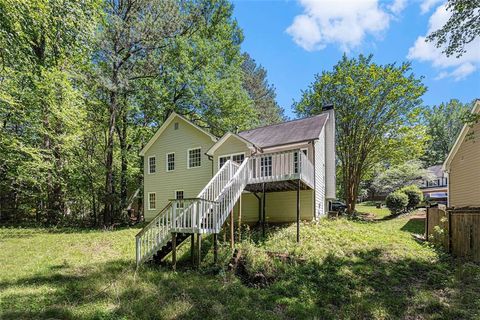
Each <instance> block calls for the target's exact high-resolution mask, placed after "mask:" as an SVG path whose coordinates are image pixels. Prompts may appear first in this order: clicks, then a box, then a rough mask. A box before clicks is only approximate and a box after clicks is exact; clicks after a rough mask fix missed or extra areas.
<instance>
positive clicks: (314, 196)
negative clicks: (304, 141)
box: [311, 140, 318, 220]
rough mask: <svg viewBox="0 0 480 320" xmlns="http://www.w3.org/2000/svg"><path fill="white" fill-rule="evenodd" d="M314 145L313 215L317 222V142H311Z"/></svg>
mask: <svg viewBox="0 0 480 320" xmlns="http://www.w3.org/2000/svg"><path fill="white" fill-rule="evenodd" d="M311 144H312V150H313V152H312V160H313V215H314V216H315V220H317V218H318V215H317V161H316V159H317V158H316V157H315V140H312V141H311Z"/></svg>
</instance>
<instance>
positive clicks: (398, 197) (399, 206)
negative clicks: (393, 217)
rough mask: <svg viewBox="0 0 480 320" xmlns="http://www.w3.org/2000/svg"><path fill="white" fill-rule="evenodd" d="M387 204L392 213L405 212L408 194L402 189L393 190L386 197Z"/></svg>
mask: <svg viewBox="0 0 480 320" xmlns="http://www.w3.org/2000/svg"><path fill="white" fill-rule="evenodd" d="M385 204H386V206H387V208H388V209H390V211H391V212H392V214H397V213H400V212H403V211H405V209H406V208H407V206H408V196H407V195H406V194H405V193H403V192H401V191H395V192H392V193H390V194H389V195H388V196H387V198H386V199H385Z"/></svg>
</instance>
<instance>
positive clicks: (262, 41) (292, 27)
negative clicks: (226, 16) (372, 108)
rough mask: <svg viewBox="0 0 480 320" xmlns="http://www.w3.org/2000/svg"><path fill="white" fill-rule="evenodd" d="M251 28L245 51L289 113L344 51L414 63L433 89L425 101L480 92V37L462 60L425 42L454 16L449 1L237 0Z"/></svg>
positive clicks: (244, 24) (466, 98) (468, 97)
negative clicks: (263, 71) (265, 73)
mask: <svg viewBox="0 0 480 320" xmlns="http://www.w3.org/2000/svg"><path fill="white" fill-rule="evenodd" d="M233 3H234V6H235V8H234V16H235V18H236V19H237V21H238V23H239V25H240V27H241V28H242V29H243V32H244V36H245V39H244V42H243V44H242V49H243V50H244V51H247V52H248V53H250V55H251V56H252V57H253V58H254V59H255V60H256V61H257V63H259V64H261V65H263V66H264V67H265V68H266V69H267V71H268V78H269V82H270V83H272V84H273V85H274V86H275V87H276V89H277V90H276V91H277V100H278V102H279V104H280V105H281V106H282V107H284V108H285V111H286V113H287V115H288V116H289V117H295V115H294V113H293V111H292V109H291V105H292V102H293V101H298V100H299V98H300V95H301V90H303V89H306V88H307V87H308V85H309V84H310V83H311V82H312V81H313V80H314V75H315V74H316V73H320V72H322V71H323V70H332V67H333V65H335V63H336V62H337V61H338V60H339V59H340V58H341V56H342V54H343V53H344V52H346V53H347V55H348V56H351V57H354V56H357V55H358V54H360V53H363V54H370V53H372V54H373V55H374V60H375V61H376V62H377V63H381V64H386V63H391V62H397V63H401V62H403V61H407V60H408V61H412V67H413V72H414V73H415V75H417V76H423V77H424V79H423V83H424V84H425V85H426V86H427V87H428V91H427V93H426V94H425V95H424V97H423V100H424V103H425V104H426V105H434V104H438V103H441V102H444V101H448V100H450V99H451V98H457V99H460V100H461V101H463V102H470V101H472V100H473V99H475V98H480V71H479V70H480V39H477V40H475V41H474V42H473V43H471V44H470V45H469V47H468V48H467V49H468V53H467V54H465V55H464V56H463V57H462V58H460V59H456V58H446V57H445V56H444V55H443V54H442V53H441V50H439V49H436V48H434V46H433V45H432V44H430V43H425V42H424V41H423V37H424V36H425V35H427V34H428V32H429V30H433V29H437V28H438V27H437V26H441V25H443V23H444V21H446V20H447V19H448V16H449V13H448V12H447V11H446V10H445V7H444V4H443V3H442V1H441V0H416V1H414V0H410V1H409V0H392V1H384V2H383V1H379V0H297V1H295V0H290V1H281V0H278V1H260V0H258V1H252V0H248V1H247V0H237V1H234V2H233Z"/></svg>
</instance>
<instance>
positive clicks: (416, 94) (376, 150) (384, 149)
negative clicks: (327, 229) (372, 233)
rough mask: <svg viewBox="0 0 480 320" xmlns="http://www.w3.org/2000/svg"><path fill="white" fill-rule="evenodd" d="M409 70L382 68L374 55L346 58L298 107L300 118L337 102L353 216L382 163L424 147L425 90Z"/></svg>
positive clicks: (343, 179)
mask: <svg viewBox="0 0 480 320" xmlns="http://www.w3.org/2000/svg"><path fill="white" fill-rule="evenodd" d="M410 71H411V65H410V64H409V63H403V64H401V65H396V64H387V65H379V64H376V63H375V62H374V61H373V57H372V56H363V55H360V56H359V57H358V58H352V59H349V58H347V57H346V56H345V55H344V56H343V58H342V59H341V60H340V61H339V62H338V63H337V64H336V65H335V66H334V68H333V71H323V72H322V74H318V75H316V77H315V81H314V83H312V84H311V85H310V87H309V88H308V89H307V90H306V91H304V92H303V95H302V99H301V101H300V102H299V103H297V104H296V105H295V109H296V112H297V114H299V115H302V116H308V115H314V114H318V113H320V112H321V108H322V106H323V105H325V104H327V103H333V105H334V107H335V111H336V133H337V135H336V143H337V152H336V153H337V157H338V160H339V163H340V165H339V166H338V167H339V174H338V177H339V178H340V179H339V181H340V183H341V184H342V187H341V190H343V192H344V197H345V200H346V202H347V205H348V206H349V209H348V211H349V212H353V211H354V209H355V202H356V200H357V196H358V192H359V187H360V183H361V181H362V180H364V179H365V178H367V177H368V176H369V175H371V173H372V172H373V169H374V167H375V166H376V165H377V164H378V163H385V162H386V163H388V162H389V161H392V162H397V163H399V162H402V161H406V160H410V159H412V157H415V156H416V155H415V154H413V153H412V150H422V148H423V144H424V141H425V137H424V136H423V134H422V132H424V130H423V129H421V130H418V129H419V125H420V124H419V120H420V119H419V116H420V111H421V110H420V108H419V107H420V105H421V99H420V97H421V96H422V95H423V93H424V92H425V90H426V88H425V86H424V85H423V84H422V82H421V79H419V78H416V77H415V76H414V74H412V73H411V72H410ZM418 132H420V133H421V134H420V135H419V134H417V133H418ZM405 143H408V144H405ZM403 145H406V146H408V147H405V148H403V147H402V146H403ZM412 147H414V148H413V149H411V148H412ZM415 152H417V151H415Z"/></svg>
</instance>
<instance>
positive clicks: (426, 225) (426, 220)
mask: <svg viewBox="0 0 480 320" xmlns="http://www.w3.org/2000/svg"><path fill="white" fill-rule="evenodd" d="M429 213H430V207H427V214H426V216H425V240H426V241H428V220H429V218H428V217H429Z"/></svg>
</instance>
